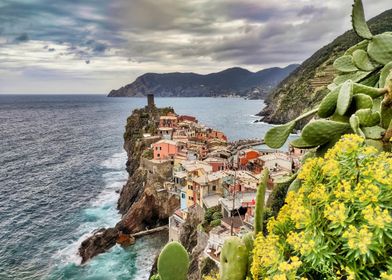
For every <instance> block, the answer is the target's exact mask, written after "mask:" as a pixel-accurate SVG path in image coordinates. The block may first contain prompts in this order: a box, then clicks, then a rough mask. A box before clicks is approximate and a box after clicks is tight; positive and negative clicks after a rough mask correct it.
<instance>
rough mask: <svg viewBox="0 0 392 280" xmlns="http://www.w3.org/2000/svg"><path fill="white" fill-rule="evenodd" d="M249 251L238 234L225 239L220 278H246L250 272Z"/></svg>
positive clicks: (222, 279) (234, 279) (227, 279)
mask: <svg viewBox="0 0 392 280" xmlns="http://www.w3.org/2000/svg"><path fill="white" fill-rule="evenodd" d="M248 259H249V252H248V249H247V247H246V244H245V243H244V242H243V241H242V240H241V239H240V238H239V237H237V236H231V237H229V238H228V239H226V240H225V243H224V244H223V248H222V252H221V255H220V275H221V279H220V280H244V279H245V278H246V276H247V274H248Z"/></svg>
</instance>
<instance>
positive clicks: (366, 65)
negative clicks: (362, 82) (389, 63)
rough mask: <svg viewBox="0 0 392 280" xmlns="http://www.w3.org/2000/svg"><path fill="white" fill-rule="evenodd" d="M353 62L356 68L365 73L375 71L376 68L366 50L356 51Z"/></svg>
mask: <svg viewBox="0 0 392 280" xmlns="http://www.w3.org/2000/svg"><path fill="white" fill-rule="evenodd" d="M353 61H354V64H355V66H356V67H358V68H359V69H361V70H363V71H373V70H374V69H375V68H376V67H375V66H374V65H373V63H372V62H371V61H370V58H369V56H368V54H367V52H366V51H364V50H356V51H355V52H354V53H353Z"/></svg>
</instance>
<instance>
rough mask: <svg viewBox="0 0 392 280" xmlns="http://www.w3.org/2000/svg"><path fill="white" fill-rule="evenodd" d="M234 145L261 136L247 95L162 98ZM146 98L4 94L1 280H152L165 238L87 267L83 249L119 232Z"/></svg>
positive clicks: (259, 104)
mask: <svg viewBox="0 0 392 280" xmlns="http://www.w3.org/2000/svg"><path fill="white" fill-rule="evenodd" d="M155 102H156V105H157V106H158V107H161V106H171V107H173V108H174V109H175V111H176V112H177V113H178V114H188V115H193V116H196V117H197V118H198V119H199V121H200V122H201V123H203V124H206V125H207V126H210V127H213V128H216V129H218V130H222V131H223V132H224V133H225V134H226V135H227V136H228V138H229V140H231V141H234V140H238V139H244V138H262V137H263V136H264V134H265V132H266V131H267V130H268V128H269V127H270V125H268V124H265V123H254V121H255V120H257V119H258V117H256V116H255V114H256V113H258V112H259V111H260V110H261V109H262V108H263V107H264V106H265V105H264V102H263V101H262V100H244V99H241V98H156V99H155ZM145 105H146V99H145V98H108V97H106V96H104V95H0V280H8V279H13V280H14V279H17V280H24V279H29V280H30V279H51V280H52V279H56V280H57V279H75V280H84V279H86V280H87V279H89V280H100V279H102V280H106V279H108V280H112V279H114V280H116V279H118V280H120V279H135V280H147V279H148V276H149V271H150V268H151V265H152V263H153V260H154V256H155V255H156V253H157V252H158V251H159V250H160V249H161V247H162V246H163V245H164V242H165V240H164V237H162V235H153V236H146V237H144V238H142V239H140V240H138V241H137V243H136V244H135V245H134V246H131V247H129V248H127V249H123V248H121V247H119V246H115V247H113V248H112V249H111V250H109V251H108V252H106V253H104V254H101V255H99V256H97V257H95V258H94V259H92V260H91V261H89V262H88V263H86V264H85V265H80V257H79V256H78V255H77V249H78V246H79V245H80V243H81V242H82V241H83V240H84V239H85V238H86V237H87V236H89V234H91V232H93V231H94V230H96V229H99V228H102V227H111V226H114V225H115V224H116V223H117V221H118V220H119V219H120V215H119V214H118V212H117V210H116V204H117V199H118V196H119V194H118V191H119V190H120V189H121V187H122V186H123V184H124V183H125V181H126V179H127V173H126V171H125V162H126V153H125V151H124V150H123V133H124V126H125V123H126V119H127V117H128V116H129V115H130V114H131V112H132V110H133V109H136V108H140V107H143V106H145Z"/></svg>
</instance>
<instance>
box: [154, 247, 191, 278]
mask: <svg viewBox="0 0 392 280" xmlns="http://www.w3.org/2000/svg"><path fill="white" fill-rule="evenodd" d="M188 268H189V256H188V253H187V251H186V250H185V248H184V247H183V246H182V245H181V244H180V243H178V242H175V241H173V242H170V243H168V244H166V246H165V247H164V248H163V249H162V251H161V253H160V254H159V257H158V275H159V278H158V279H160V280H186V279H187V273H188Z"/></svg>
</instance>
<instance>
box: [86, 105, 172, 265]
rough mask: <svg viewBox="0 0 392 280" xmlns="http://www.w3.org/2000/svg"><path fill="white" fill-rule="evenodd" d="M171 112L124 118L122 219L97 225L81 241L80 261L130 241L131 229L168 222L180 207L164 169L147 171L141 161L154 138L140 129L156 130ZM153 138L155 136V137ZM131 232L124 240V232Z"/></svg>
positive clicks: (144, 112)
mask: <svg viewBox="0 0 392 280" xmlns="http://www.w3.org/2000/svg"><path fill="white" fill-rule="evenodd" d="M168 112H173V109H172V108H163V109H157V108H153V109H148V108H147V107H146V108H143V109H138V110H134V111H133V113H132V115H131V116H130V117H129V118H128V120H127V125H126V130H125V133H124V149H125V150H126V151H127V154H128V161H127V163H126V166H127V171H128V174H129V177H128V181H127V183H126V184H125V185H124V186H123V188H122V190H121V193H120V198H119V200H118V210H119V212H120V213H121V214H122V218H121V220H120V221H119V222H118V223H117V224H116V226H115V227H114V228H109V229H100V230H98V231H96V232H94V233H93V235H92V236H90V237H89V238H87V239H86V240H85V241H83V242H82V244H81V246H80V248H79V254H80V255H81V257H82V263H84V262H86V261H88V260H89V259H91V258H92V257H94V256H96V255H98V254H100V253H103V252H105V251H106V250H108V249H110V248H111V247H112V246H114V245H115V244H116V243H121V244H131V243H132V240H131V239H132V237H131V236H130V235H131V234H133V233H136V232H139V231H143V230H146V229H151V228H154V227H157V226H161V225H164V224H167V222H168V218H169V216H170V215H172V214H173V212H174V211H175V209H177V208H178V207H179V199H178V197H177V196H176V195H173V194H171V193H170V192H168V191H166V190H164V189H163V182H164V181H165V180H167V178H166V177H165V176H164V173H162V174H161V173H158V172H157V173H150V172H148V171H147V170H146V169H145V168H144V167H143V166H142V164H141V162H142V154H143V151H144V149H145V147H147V146H149V145H150V144H151V143H152V142H151V141H154V140H151V139H150V140H149V139H144V138H143V133H155V132H156V129H157V123H158V121H159V116H161V115H166V114H167V113H168ZM155 141H156V140H155ZM127 235H128V236H130V239H129V240H126V238H125V237H126V236H127Z"/></svg>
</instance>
